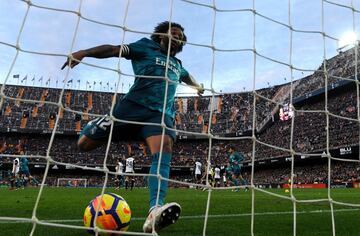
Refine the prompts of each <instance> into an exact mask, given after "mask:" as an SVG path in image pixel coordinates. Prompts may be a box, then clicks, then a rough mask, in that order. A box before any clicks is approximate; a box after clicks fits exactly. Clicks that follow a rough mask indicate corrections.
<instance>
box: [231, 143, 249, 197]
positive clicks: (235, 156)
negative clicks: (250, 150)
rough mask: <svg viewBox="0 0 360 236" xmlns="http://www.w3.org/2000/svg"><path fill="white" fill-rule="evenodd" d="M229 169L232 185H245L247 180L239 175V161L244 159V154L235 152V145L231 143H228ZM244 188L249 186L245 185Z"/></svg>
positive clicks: (240, 165) (246, 188)
mask: <svg viewBox="0 0 360 236" xmlns="http://www.w3.org/2000/svg"><path fill="white" fill-rule="evenodd" d="M229 153H230V156H229V164H230V165H229V167H230V168H229V169H231V172H232V176H231V181H232V183H233V185H234V186H239V185H240V183H241V184H242V185H247V181H246V180H245V179H244V178H243V176H242V175H241V167H242V164H241V162H242V161H244V159H245V158H244V156H243V155H242V154H240V153H239V152H237V151H236V150H235V147H234V146H233V145H230V147H229ZM245 190H246V191H247V190H249V188H248V187H247V186H246V187H245Z"/></svg>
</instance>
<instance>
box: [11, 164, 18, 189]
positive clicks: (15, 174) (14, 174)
mask: <svg viewBox="0 0 360 236" xmlns="http://www.w3.org/2000/svg"><path fill="white" fill-rule="evenodd" d="M19 170H20V160H19V158H15V159H14V161H13V167H12V170H11V178H10V185H11V188H10V190H11V189H14V187H15V182H16V181H17V178H18V174H19Z"/></svg>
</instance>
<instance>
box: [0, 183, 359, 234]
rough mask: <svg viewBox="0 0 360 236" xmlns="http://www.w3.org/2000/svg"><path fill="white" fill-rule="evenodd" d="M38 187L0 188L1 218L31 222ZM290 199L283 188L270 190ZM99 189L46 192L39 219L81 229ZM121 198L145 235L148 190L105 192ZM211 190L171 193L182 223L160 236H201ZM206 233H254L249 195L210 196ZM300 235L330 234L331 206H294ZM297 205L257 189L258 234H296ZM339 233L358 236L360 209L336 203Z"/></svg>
mask: <svg viewBox="0 0 360 236" xmlns="http://www.w3.org/2000/svg"><path fill="white" fill-rule="evenodd" d="M38 191H39V189H38V188H27V189H21V190H16V191H9V190H8V189H6V188H0V217H5V216H6V217H22V218H31V215H32V212H33V208H34V204H35V201H36V197H37V194H38ZM271 191H272V192H274V193H277V194H282V195H284V196H286V195H287V196H289V193H285V192H284V190H282V189H276V190H275V189H273V190H271ZM100 192H101V189H100V188H44V191H43V194H42V196H41V200H40V203H39V206H38V209H37V213H36V216H37V218H38V219H39V220H42V221H47V222H53V223H57V224H68V225H79V226H82V225H83V223H82V217H83V213H84V210H85V207H86V206H87V204H88V203H89V202H90V200H91V199H93V198H94V197H95V196H96V195H98V194H99V193H100ZM106 192H113V193H117V194H119V195H121V196H123V197H124V198H125V199H126V201H127V202H128V203H129V205H130V207H131V210H132V221H131V224H130V228H129V231H136V232H141V230H142V224H143V222H144V218H145V217H146V213H147V209H148V190H147V189H134V190H133V191H129V190H128V191H125V190H124V189H121V190H114V189H111V188H109V189H107V191H106ZM294 194H295V197H296V198H297V199H301V200H306V199H323V198H327V190H326V189H295V190H294ZM331 197H332V199H333V200H334V201H341V202H347V203H360V189H332V190H331ZM207 199H208V192H207V191H201V190H195V189H170V191H169V194H168V197H167V201H168V202H170V201H177V202H178V203H180V205H181V206H182V214H181V218H180V219H179V221H178V222H177V223H176V224H174V225H172V226H170V227H168V228H166V229H164V230H162V231H161V232H160V235H172V236H173V235H179V236H180V235H181V236H184V235H203V227H204V215H205V212H206V204H207ZM210 200H211V201H210V210H209V218H208V222H207V229H206V235H224V236H231V235H251V191H248V192H244V190H241V191H240V192H232V191H230V190H214V191H212V192H211V198H210ZM296 210H297V212H298V214H297V215H296V220H297V230H296V233H297V235H304V236H305V235H306V236H309V235H314V236H315V235H316V236H319V235H332V225H331V212H330V205H329V203H328V202H317V203H298V204H296ZM292 212H293V204H292V202H291V201H289V200H285V199H281V198H278V197H275V196H271V195H269V194H265V193H262V192H259V191H255V220H254V234H255V235H277V236H278V235H293V213H292ZM334 218H335V228H336V235H360V233H359V229H358V225H359V222H360V220H359V219H360V208H354V207H347V206H343V205H334ZM31 229H32V224H31V223H21V222H9V221H5V220H0V235H4V236H5V235H6V236H22V235H29V234H30V232H31ZM34 235H37V236H40V235H41V236H42V235H44V236H45V235H46V236H49V235H51V236H62V235H63V236H68V235H76V236H77V235H79V236H80V235H89V234H88V233H87V232H86V231H85V230H80V229H71V228H61V227H54V226H45V225H37V226H36V230H35V233H34Z"/></svg>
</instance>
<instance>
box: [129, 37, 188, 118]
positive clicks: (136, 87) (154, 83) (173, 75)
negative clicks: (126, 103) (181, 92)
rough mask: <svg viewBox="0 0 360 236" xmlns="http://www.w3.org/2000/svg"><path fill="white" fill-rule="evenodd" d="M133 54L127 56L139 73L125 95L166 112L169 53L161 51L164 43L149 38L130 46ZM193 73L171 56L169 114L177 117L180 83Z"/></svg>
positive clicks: (168, 92) (136, 72) (167, 108)
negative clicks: (164, 107) (177, 88)
mask: <svg viewBox="0 0 360 236" xmlns="http://www.w3.org/2000/svg"><path fill="white" fill-rule="evenodd" d="M128 46H129V49H130V53H129V55H128V56H126V57H125V58H126V59H129V60H131V62H132V67H133V70H134V73H135V82H134V84H133V86H132V87H131V89H130V90H129V92H128V93H127V94H126V96H125V98H126V99H128V100H131V101H133V102H136V103H138V104H141V105H143V106H145V107H147V108H149V109H151V110H155V111H160V112H163V106H164V96H165V89H166V82H165V80H164V79H161V77H163V78H164V77H165V69H166V61H167V55H166V53H164V52H162V51H161V48H160V44H158V43H156V42H155V41H153V40H151V39H147V38H142V39H140V40H139V41H137V42H134V43H131V44H129V45H128ZM187 76H189V73H188V72H187V71H186V70H185V69H184V68H183V67H182V65H181V61H180V60H179V59H177V58H176V57H172V56H169V63H168V73H167V77H168V79H169V80H171V81H172V82H175V83H168V91H167V99H166V110H165V114H167V115H169V116H170V117H172V118H174V117H175V109H174V97H175V92H176V87H177V83H180V82H181V80H182V78H184V77H187Z"/></svg>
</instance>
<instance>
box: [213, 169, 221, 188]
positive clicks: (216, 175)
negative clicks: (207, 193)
mask: <svg viewBox="0 0 360 236" xmlns="http://www.w3.org/2000/svg"><path fill="white" fill-rule="evenodd" d="M220 171H221V170H220V167H219V166H218V165H216V166H215V168H214V179H215V187H220V181H221V175H220Z"/></svg>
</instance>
